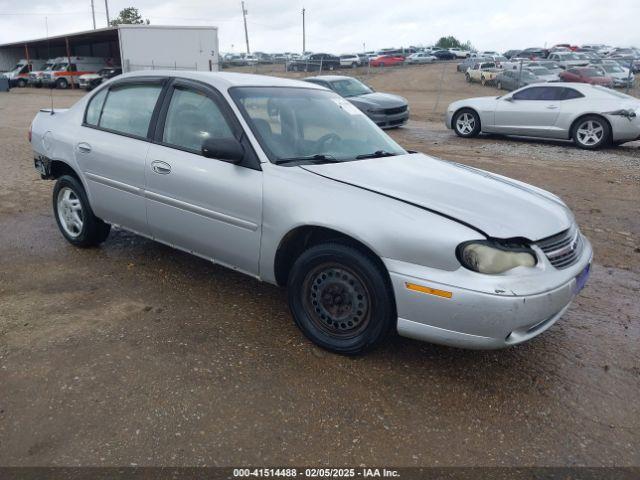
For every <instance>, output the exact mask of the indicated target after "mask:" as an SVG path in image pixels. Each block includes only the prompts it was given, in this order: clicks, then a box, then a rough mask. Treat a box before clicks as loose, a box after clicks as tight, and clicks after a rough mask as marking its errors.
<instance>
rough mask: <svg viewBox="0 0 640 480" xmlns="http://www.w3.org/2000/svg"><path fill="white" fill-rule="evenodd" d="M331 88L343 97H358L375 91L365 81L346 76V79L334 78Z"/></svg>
mask: <svg viewBox="0 0 640 480" xmlns="http://www.w3.org/2000/svg"><path fill="white" fill-rule="evenodd" d="M331 88H332V90H334V91H335V92H338V94H340V95H342V96H343V97H356V96H358V95H366V94H367V93H373V92H372V90H371V89H370V88H369V87H367V86H366V85H365V84H364V83H362V82H360V81H358V80H356V79H355V78H345V79H344V80H334V81H333V82H331Z"/></svg>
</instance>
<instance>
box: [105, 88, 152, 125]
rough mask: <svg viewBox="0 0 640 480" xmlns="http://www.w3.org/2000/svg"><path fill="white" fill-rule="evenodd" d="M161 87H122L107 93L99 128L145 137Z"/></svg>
mask: <svg viewBox="0 0 640 480" xmlns="http://www.w3.org/2000/svg"><path fill="white" fill-rule="evenodd" d="M161 90H162V86H161V85H159V84H148V85H124V86H119V87H116V88H113V89H111V90H110V91H109V94H108V95H107V98H106V100H105V103H104V107H103V108H102V115H101V117H100V123H99V125H98V126H99V127H101V128H105V129H108V130H113V131H115V132H120V133H124V134H127V135H134V136H136V137H146V136H147V131H148V130H149V124H150V123H151V116H152V115H153V109H154V108H155V106H156V102H157V100H158V96H159V95H160V91H161Z"/></svg>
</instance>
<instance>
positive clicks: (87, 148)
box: [78, 142, 91, 153]
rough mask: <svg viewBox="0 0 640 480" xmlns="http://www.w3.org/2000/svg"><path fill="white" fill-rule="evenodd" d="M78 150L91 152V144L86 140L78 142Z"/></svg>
mask: <svg viewBox="0 0 640 480" xmlns="http://www.w3.org/2000/svg"><path fill="white" fill-rule="evenodd" d="M78 151H79V152H80V153H89V152H91V145H89V144H88V143H86V142H80V143H79V144H78Z"/></svg>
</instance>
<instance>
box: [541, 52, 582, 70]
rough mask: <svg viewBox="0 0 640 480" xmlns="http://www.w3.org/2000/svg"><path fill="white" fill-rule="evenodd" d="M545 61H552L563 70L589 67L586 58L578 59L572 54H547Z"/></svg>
mask: <svg viewBox="0 0 640 480" xmlns="http://www.w3.org/2000/svg"><path fill="white" fill-rule="evenodd" d="M547 60H552V61H554V62H556V63H557V64H558V65H560V67H562V68H564V69H565V70H566V69H568V68H575V67H586V66H587V65H589V60H588V59H586V58H580V57H579V56H578V55H577V54H575V53H573V52H555V53H551V54H549V56H548V57H547Z"/></svg>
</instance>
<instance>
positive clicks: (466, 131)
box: [452, 108, 480, 138]
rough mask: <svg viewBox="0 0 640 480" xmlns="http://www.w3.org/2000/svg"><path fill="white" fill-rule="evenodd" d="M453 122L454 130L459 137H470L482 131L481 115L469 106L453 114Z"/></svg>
mask: <svg viewBox="0 0 640 480" xmlns="http://www.w3.org/2000/svg"><path fill="white" fill-rule="evenodd" d="M452 124H453V125H452V126H453V131H454V132H456V135H458V136H459V137H463V138H470V137H475V136H477V135H478V134H479V133H480V117H479V116H478V114H477V113H476V112H475V111H473V110H471V109H469V108H464V109H462V110H459V111H458V112H456V113H455V115H454V116H453V120H452Z"/></svg>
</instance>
